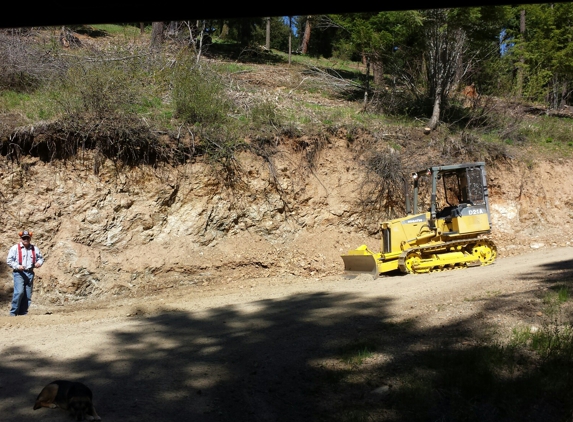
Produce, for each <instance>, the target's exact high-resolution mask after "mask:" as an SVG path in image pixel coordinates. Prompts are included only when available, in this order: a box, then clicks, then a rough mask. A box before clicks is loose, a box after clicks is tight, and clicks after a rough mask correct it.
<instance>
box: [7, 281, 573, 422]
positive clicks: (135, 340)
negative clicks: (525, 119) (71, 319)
mask: <svg viewBox="0 0 573 422" xmlns="http://www.w3.org/2000/svg"><path fill="white" fill-rule="evenodd" d="M494 303H499V302H494V301H484V304H483V307H482V309H484V310H485V309H488V310H489V311H492V312H493V311H496V312H500V310H503V308H498V309H495V306H497V305H492V304H494ZM390 305H392V301H391V300H390V299H389V298H384V297H377V298H371V297H370V298H366V297H361V296H359V295H354V294H335V293H326V292H325V293H313V294H299V295H293V296H290V297H285V298H279V299H266V300H260V301H254V302H249V303H246V304H243V305H230V306H224V307H219V308H214V309H210V310H206V311H196V312H187V311H173V310H168V309H165V310H163V311H162V312H161V313H160V314H158V315H147V316H145V315H144V311H143V310H139V311H137V310H136V311H134V312H132V314H135V313H137V314H139V315H142V314H143V316H138V317H134V318H133V319H131V320H126V321H125V322H123V323H121V324H117V325H116V326H117V327H118V328H117V329H115V330H113V331H110V328H105V330H106V332H105V335H106V338H107V340H106V341H104V343H102V344H97V345H94V348H93V352H92V353H90V354H89V355H85V356H79V357H75V358H73V359H71V360H67V361H66V360H64V359H61V358H59V357H58V356H59V353H58V350H55V349H54V348H56V347H58V345H59V342H58V337H65V336H74V335H77V336H78V337H77V338H78V341H88V340H89V333H88V334H86V332H85V331H84V332H81V331H80V332H78V333H74V332H68V331H66V330H59V331H55V332H54V336H53V339H51V340H50V341H46V344H45V350H42V353H41V354H40V353H39V352H38V351H35V350H37V349H35V348H34V347H32V345H31V346H30V347H29V350H27V348H25V347H24V348H22V347H6V348H4V354H3V356H4V359H3V360H2V361H0V374H1V376H0V393H1V394H0V414H2V415H3V416H2V420H3V421H5V422H16V421H22V420H30V419H31V417H32V416H33V417H34V419H40V420H42V421H48V420H49V421H51V420H54V421H55V420H63V419H62V413H61V412H59V411H52V410H49V409H41V410H38V411H36V412H34V411H32V406H33V402H34V399H35V397H36V395H37V394H38V393H39V391H40V390H41V388H42V387H43V386H44V385H45V384H47V383H48V382H50V381H52V380H54V379H58V378H61V379H76V380H81V381H84V382H86V383H87V384H88V385H89V386H90V387H91V388H92V390H93V391H94V398H95V399H94V400H95V403H96V408H97V411H98V413H99V414H100V416H102V419H103V420H108V421H119V420H121V421H144V422H145V421H151V420H154V421H155V420H161V421H181V420H193V421H237V422H241V421H333V420H334V421H355V420H380V421H382V420H388V421H390V420H391V421H398V420H400V421H401V420H408V421H435V420H443V421H450V420H451V421H460V420H464V421H466V420H467V421H513V420H522V421H538V420H539V421H541V420H544V421H558V420H565V417H566V416H570V414H571V410H573V403H572V399H571V398H569V394H568V391H569V389H570V387H572V386H573V381H572V378H573V376H572V375H573V371H570V370H567V371H563V368H565V367H566V366H564V365H565V364H568V365H569V366H570V364H571V360H572V359H571V356H569V357H565V358H563V359H562V361H561V362H557V363H556V361H552V360H550V359H549V360H546V361H539V362H536V364H535V365H531V364H529V362H527V359H529V358H528V357H527V356H522V355H520V354H519V353H517V352H516V351H515V350H511V349H507V348H504V347H498V346H497V345H495V344H493V345H492V344H487V343H482V342H480V341H476V340H474V339H473V337H474V334H475V332H476V330H478V329H480V328H481V325H480V323H479V322H478V321H477V320H476V319H475V318H474V317H473V316H471V317H467V318H464V319H459V320H458V321H457V322H455V323H454V324H450V325H442V326H437V327H436V326H433V327H430V328H421V327H422V324H420V321H417V320H402V322H396V321H395V320H393V319H392V316H391V315H390V313H389V311H388V308H389V306H390ZM106 327H107V326H106ZM74 328H75V329H78V330H80V327H79V326H74ZM90 329H97V327H92V328H90ZM84 330H85V328H84ZM5 338H6V341H9V338H8V336H6V337H5ZM464 339H469V340H468V342H467V344H466V342H464ZM31 341H33V339H31ZM52 349H53V350H52ZM557 369H560V370H561V372H559V371H557ZM570 374H571V375H570Z"/></svg>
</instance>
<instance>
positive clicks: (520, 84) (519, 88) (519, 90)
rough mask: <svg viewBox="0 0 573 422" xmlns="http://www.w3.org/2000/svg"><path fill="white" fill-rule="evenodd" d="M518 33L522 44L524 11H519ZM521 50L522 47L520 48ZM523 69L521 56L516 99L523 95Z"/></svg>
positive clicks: (523, 60) (523, 63)
mask: <svg viewBox="0 0 573 422" xmlns="http://www.w3.org/2000/svg"><path fill="white" fill-rule="evenodd" d="M519 33H520V34H521V40H522V42H525V40H524V37H525V10H521V15H520V17H519ZM522 48H523V47H522ZM524 67H525V58H524V57H523V54H522V55H521V57H520V58H519V67H518V68H517V97H518V98H521V97H522V95H523V72H524V69H523V68H524Z"/></svg>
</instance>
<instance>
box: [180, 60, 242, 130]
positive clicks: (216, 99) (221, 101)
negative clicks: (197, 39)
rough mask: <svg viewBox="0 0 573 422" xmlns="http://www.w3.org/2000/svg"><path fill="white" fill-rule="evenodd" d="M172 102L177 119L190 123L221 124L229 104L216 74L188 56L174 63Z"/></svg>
mask: <svg viewBox="0 0 573 422" xmlns="http://www.w3.org/2000/svg"><path fill="white" fill-rule="evenodd" d="M173 102H174V106H175V114H176V116H177V117H178V118H179V119H181V120H183V121H185V122H187V123H191V124H195V123H199V124H215V123H224V122H225V121H226V120H227V113H228V112H229V110H230V105H231V102H230V100H229V99H228V97H227V95H226V93H225V86H224V84H223V80H222V79H221V77H220V76H219V74H217V73H216V72H214V71H213V70H211V69H210V68H209V67H208V66H206V65H202V66H198V65H197V64H196V63H195V62H194V59H193V57H192V56H190V55H188V56H186V57H185V56H184V57H182V58H180V59H179V60H178V61H177V65H176V68H175V71H174V73H173Z"/></svg>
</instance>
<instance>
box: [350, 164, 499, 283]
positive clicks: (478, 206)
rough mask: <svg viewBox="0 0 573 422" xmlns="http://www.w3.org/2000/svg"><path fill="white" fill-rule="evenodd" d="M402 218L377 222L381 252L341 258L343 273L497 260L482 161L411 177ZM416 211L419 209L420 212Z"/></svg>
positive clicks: (375, 273) (354, 252)
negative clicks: (490, 234) (491, 237)
mask: <svg viewBox="0 0 573 422" xmlns="http://www.w3.org/2000/svg"><path fill="white" fill-rule="evenodd" d="M412 185H413V192H412V189H410V188H408V189H406V195H405V196H406V213H407V214H408V215H407V216H405V217H402V218H397V219H394V220H389V221H384V222H382V223H381V234H382V238H381V246H380V252H377V253H376V252H372V251H370V250H369V249H368V247H367V246H366V245H362V246H360V247H358V248H357V249H354V250H351V251H349V252H348V253H347V254H345V255H342V259H343V261H344V270H345V273H347V274H355V273H358V274H359V273H370V274H372V275H373V276H374V277H375V278H376V277H378V276H379V275H380V274H382V273H388V272H391V271H398V270H399V271H401V272H402V273H414V274H418V273H428V272H432V271H442V270H447V269H454V268H465V267H471V266H479V265H489V264H491V263H493V262H494V261H495V259H496V257H497V249H496V246H495V244H494V243H493V242H492V241H491V240H490V239H488V238H487V236H486V235H487V234H489V233H491V216H490V207H489V195H488V190H487V181H486V170H485V163H484V162H475V163H464V164H455V165H447V166H434V167H429V168H426V169H423V170H421V171H416V172H414V173H412V174H411V183H407V186H412ZM418 209H420V210H424V211H423V212H419V211H418Z"/></svg>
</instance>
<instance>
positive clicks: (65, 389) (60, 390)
mask: <svg viewBox="0 0 573 422" xmlns="http://www.w3.org/2000/svg"><path fill="white" fill-rule="evenodd" d="M40 407H49V408H50V409H55V408H56V407H60V408H62V409H64V410H68V411H69V412H70V413H71V414H72V416H74V417H75V418H76V420H77V421H84V420H88V421H101V418H100V417H99V416H98V414H97V413H96V411H95V408H94V405H93V403H92V391H91V390H90V389H89V388H88V387H87V386H86V385H84V384H82V383H81V382H74V381H64V380H58V381H54V382H51V383H49V384H48V385H46V386H45V387H44V388H43V389H42V391H40V394H38V398H37V399H36V403H35V404H34V410H36V409H39V408H40Z"/></svg>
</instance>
